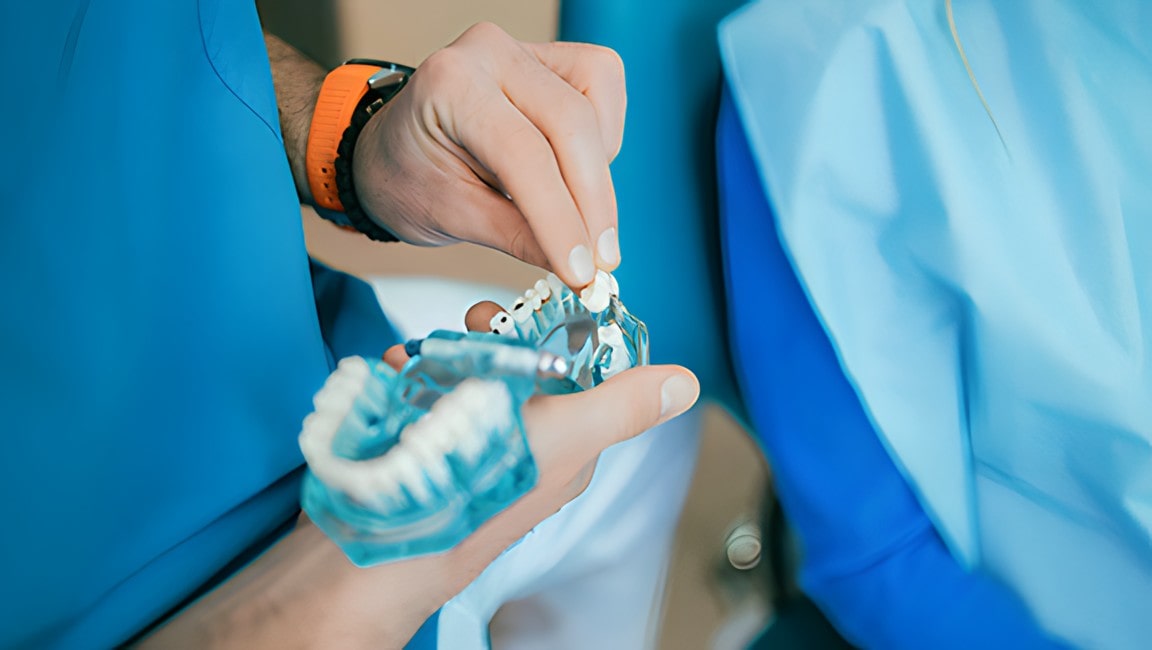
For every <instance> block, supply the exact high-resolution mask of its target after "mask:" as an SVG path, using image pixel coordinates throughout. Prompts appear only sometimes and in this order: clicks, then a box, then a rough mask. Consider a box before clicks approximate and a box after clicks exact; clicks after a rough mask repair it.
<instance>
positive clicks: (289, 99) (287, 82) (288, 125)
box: [264, 32, 327, 203]
mask: <svg viewBox="0 0 1152 650" xmlns="http://www.w3.org/2000/svg"><path fill="white" fill-rule="evenodd" d="M264 44H265V47H267V48H268V60H269V62H270V63H271V64H272V83H273V85H274V86H275V88H276V103H277V105H278V106H279V109H280V132H281V133H282V134H283V136H284V149H285V150H286V151H287V153H288V163H289V164H290V165H291V167H292V178H293V179H294V180H295V181H296V193H297V194H298V195H299V196H300V201H301V202H302V203H312V191H311V190H310V189H309V187H308V173H307V171H306V170H305V167H304V164H305V163H304V158H305V151H306V150H307V147H308V129H309V127H310V126H311V125H312V112H313V111H314V110H315V108H316V98H317V97H318V96H319V94H320V86H321V84H323V83H324V76H325V75H326V74H327V72H326V71H325V70H324V68H322V67H321V66H320V65H319V64H318V63H316V62H315V61H313V60H312V59H309V58H308V57H306V56H304V55H303V54H301V53H300V51H299V50H297V49H296V48H294V47H292V46H291V45H289V44H287V43H285V42H284V41H282V40H280V38H278V37H277V36H275V35H273V34H270V33H268V32H264Z"/></svg>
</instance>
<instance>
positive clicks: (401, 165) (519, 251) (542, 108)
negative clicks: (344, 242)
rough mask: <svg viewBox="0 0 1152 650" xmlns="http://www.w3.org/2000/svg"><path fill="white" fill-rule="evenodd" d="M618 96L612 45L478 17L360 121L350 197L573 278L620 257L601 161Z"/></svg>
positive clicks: (407, 231)
mask: <svg viewBox="0 0 1152 650" xmlns="http://www.w3.org/2000/svg"><path fill="white" fill-rule="evenodd" d="M624 108H625V90H624V70H623V66H622V64H621V62H620V58H619V57H618V56H617V55H616V53H615V52H613V51H612V50H609V49H607V48H603V47H598V46H594V45H584V44H577V43H547V44H532V43H522V42H520V41H517V40H515V39H513V38H512V37H511V36H509V35H508V34H506V33H505V32H504V31H502V30H501V29H500V28H499V27H496V26H494V25H491V24H483V23H482V24H479V25H476V26H474V27H472V28H471V29H469V30H468V31H467V32H465V33H464V34H463V35H462V36H460V38H458V39H457V40H456V41H455V42H453V43H452V44H451V45H449V46H448V47H446V48H444V49H442V50H440V51H438V52H436V53H434V54H433V55H432V56H430V57H428V59H427V60H426V61H424V63H423V64H422V65H421V66H420V67H419V68H418V69H417V71H416V74H415V75H414V76H413V77H412V80H411V81H410V82H409V83H408V85H407V86H405V88H404V89H403V90H402V91H401V92H400V93H399V94H398V95H397V96H396V97H395V98H393V99H392V101H390V102H389V103H388V104H387V105H386V106H385V107H384V108H383V109H382V110H381V111H380V112H379V113H377V114H376V115H374V116H373V117H372V119H371V121H370V122H369V123H368V125H367V126H366V127H365V128H364V130H363V131H362V132H361V134H360V136H359V139H358V140H357V143H356V150H355V159H354V167H353V178H354V180H355V184H356V191H357V194H358V196H359V198H360V203H361V205H362V206H363V208H364V209H365V211H366V212H367V213H368V214H369V215H370V216H372V218H373V219H375V220H376V221H377V222H379V223H380V224H381V225H383V226H385V227H386V228H388V229H389V230H391V231H392V232H393V233H395V234H396V236H397V237H399V238H400V239H402V240H404V241H407V242H410V243H413V244H421V245H442V244H448V243H452V242H457V241H469V242H474V243H478V244H483V245H485V246H489V247H492V248H496V249H499V250H502V251H504V252H506V253H509V254H511V255H513V256H515V257H518V258H520V259H522V260H524V261H526V262H529V263H531V264H535V265H537V266H542V267H545V268H548V269H551V270H552V271H554V272H555V273H556V274H557V275H558V276H560V278H561V279H562V280H564V282H565V283H567V284H568V285H570V286H573V287H577V288H579V287H583V286H584V285H586V284H587V283H589V282H591V280H592V278H593V274H594V273H595V269H596V268H597V267H599V268H601V269H604V270H609V271H610V270H612V269H615V268H616V266H617V265H618V264H619V263H620V250H619V245H618V243H617V235H616V199H615V194H614V191H613V188H612V178H611V175H610V174H609V171H608V163H609V162H611V160H612V159H613V158H614V157H615V156H616V153H617V152H618V151H619V149H620V143H621V139H622V137H623V130H624Z"/></svg>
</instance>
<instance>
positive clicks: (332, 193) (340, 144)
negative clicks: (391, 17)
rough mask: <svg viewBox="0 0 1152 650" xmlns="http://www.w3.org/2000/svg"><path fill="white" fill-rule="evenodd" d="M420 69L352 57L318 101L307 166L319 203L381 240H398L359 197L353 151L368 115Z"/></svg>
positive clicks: (335, 73) (327, 83) (324, 87)
mask: <svg viewBox="0 0 1152 650" xmlns="http://www.w3.org/2000/svg"><path fill="white" fill-rule="evenodd" d="M415 71H416V70H415V69H414V68H411V67H408V66H406V65H400V64H398V63H390V62H388V61H376V60H372V59H351V60H349V61H347V62H346V63H344V65H341V66H340V67H338V68H336V69H335V70H333V71H331V72H330V73H328V76H327V77H325V78H324V84H323V85H322V86H321V88H320V96H319V97H318V98H317V100H316V109H315V111H314V112H313V113H312V124H311V126H310V127H309V130H308V145H307V148H306V151H305V158H304V166H305V169H306V170H307V173H308V188H309V189H310V190H311V191H312V197H313V200H314V201H315V203H316V206H317V207H319V208H322V209H325V210H333V211H336V212H342V213H344V215H345V216H346V217H347V220H348V223H350V224H351V225H352V226H353V227H355V228H356V230H359V231H360V232H363V233H364V234H366V235H368V236H369V237H370V238H372V239H376V240H378V241H397V239H396V236H395V235H393V234H392V233H390V232H388V231H387V230H385V229H384V228H382V227H380V226H379V225H377V224H376V223H375V222H374V221H372V220H371V218H369V217H368V215H367V214H365V213H364V210H363V209H362V208H361V207H360V203H359V201H358V200H357V198H356V189H355V185H353V182H352V154H353V151H354V149H355V146H356V138H357V136H359V135H360V131H361V130H362V129H363V128H364V125H366V124H367V123H368V119H369V118H371V117H372V115H373V114H374V113H375V112H376V111H378V110H380V108H381V107H382V106H384V104H385V103H387V102H388V101H389V100H390V99H392V98H393V97H395V96H396V93H398V92H400V90H401V89H403V88H404V85H405V84H407V83H408V79H409V78H410V77H411V76H412V74H413V73H414V72H415Z"/></svg>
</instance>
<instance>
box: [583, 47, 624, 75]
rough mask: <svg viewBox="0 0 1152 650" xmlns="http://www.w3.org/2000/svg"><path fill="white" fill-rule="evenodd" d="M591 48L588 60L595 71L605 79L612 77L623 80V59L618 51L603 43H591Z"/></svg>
mask: <svg viewBox="0 0 1152 650" xmlns="http://www.w3.org/2000/svg"><path fill="white" fill-rule="evenodd" d="M589 47H591V48H592V50H591V51H590V52H589V55H590V56H589V60H590V61H592V65H593V66H595V68H596V70H597V72H598V73H599V74H601V75H603V76H604V77H605V78H607V79H614V80H618V81H623V80H624V59H622V58H620V53H619V52H617V51H616V50H614V49H612V48H610V47H604V46H603V45H591V46H589Z"/></svg>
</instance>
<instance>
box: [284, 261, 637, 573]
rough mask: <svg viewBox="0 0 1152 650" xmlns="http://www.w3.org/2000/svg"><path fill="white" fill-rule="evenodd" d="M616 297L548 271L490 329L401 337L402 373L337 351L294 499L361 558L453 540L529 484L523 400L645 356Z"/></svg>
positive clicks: (307, 430) (448, 544)
mask: <svg viewBox="0 0 1152 650" xmlns="http://www.w3.org/2000/svg"><path fill="white" fill-rule="evenodd" d="M617 295H618V290H617V288H616V285H615V280H614V279H613V278H612V276H610V275H608V274H606V273H602V274H600V275H598V276H597V279H596V281H595V282H593V284H592V285H589V287H588V288H587V289H585V290H584V291H583V292H582V294H581V296H579V297H577V296H576V295H575V294H574V293H573V292H572V291H571V290H570V289H568V287H566V286H564V285H563V284H562V283H561V282H560V281H559V280H558V279H556V278H555V276H551V275H550V276H549V278H548V279H547V280H541V281H540V282H537V283H536V285H535V286H534V287H533V288H532V289H530V290H529V291H528V292H527V293H526V294H525V297H524V298H523V299H521V300H518V301H517V303H516V304H515V305H514V306H513V307H512V309H511V310H509V312H501V313H500V314H497V316H496V317H494V318H493V319H492V322H493V330H494V332H493V333H462V332H446V331H437V332H433V333H432V334H430V335H429V336H428V337H427V338H425V339H423V340H418V341H410V342H409V343H408V344H407V345H406V346H405V347H406V350H407V351H408V353H409V356H411V357H412V358H411V360H410V361H409V362H408V363H407V364H406V365H405V366H404V368H403V369H402V370H401V371H400V372H396V371H394V370H393V369H392V368H390V367H389V366H387V365H386V364H384V363H383V362H380V361H366V360H364V359H363V358H360V357H351V358H348V359H344V360H342V361H341V362H340V363H339V365H338V367H337V368H336V370H335V371H334V372H333V373H332V375H331V376H330V377H329V378H328V380H327V382H326V383H325V384H324V387H323V388H322V389H321V390H320V391H319V392H318V393H317V394H316V397H315V398H314V404H315V407H316V408H315V411H314V412H313V413H311V414H310V415H308V417H306V418H305V420H304V424H303V430H302V432H301V434H300V447H301V450H302V451H303V452H304V457H305V459H306V460H307V461H308V466H309V471H308V472H307V474H306V476H305V479H304V492H303V499H302V502H303V507H304V510H305V511H306V512H307V513H308V515H309V517H311V519H312V520H313V522H314V523H315V524H316V525H317V526H319V527H320V528H321V529H322V530H323V531H324V532H325V533H326V534H327V535H328V536H329V537H331V538H332V539H333V540H335V541H336V542H337V543H338V544H339V545H340V546H341V547H342V548H343V550H344V552H345V553H346V554H347V555H348V557H349V558H350V559H351V560H352V561H353V562H354V563H356V564H357V565H360V566H371V565H375V564H379V563H382V562H388V561H393V560H398V559H403V558H407V557H412V556H416V555H424V554H429V553H437V552H442V551H446V550H448V549H450V548H452V547H453V546H455V545H456V544H458V543H459V542H460V541H462V540H463V539H464V538H465V537H467V536H468V535H470V534H471V533H472V532H473V531H475V530H476V528H478V527H479V526H480V525H481V524H483V523H484V522H485V521H487V520H488V519H490V518H491V517H493V516H494V515H496V514H497V513H498V512H500V511H501V510H503V509H504V508H507V507H508V506H509V505H511V504H512V502H514V501H515V500H516V499H518V498H520V497H521V496H523V495H524V494H525V493H526V492H528V490H530V489H531V488H532V487H533V486H534V485H535V482H536V476H537V473H536V465H535V462H534V460H533V459H532V455H531V452H530V450H529V448H528V444H527V440H526V437H525V432H524V427H523V423H522V422H521V420H520V407H521V406H522V405H523V403H524V402H525V401H527V399H528V398H530V397H531V396H532V395H534V394H537V393H550V394H556V393H567V392H574V391H579V390H584V389H587V388H591V387H593V386H595V385H597V384H599V383H600V382H602V381H604V380H606V379H608V378H609V377H611V376H612V375H614V374H616V373H618V372H620V371H622V370H624V369H627V368H630V367H632V366H634V365H642V364H646V363H647V362H648V335H647V330H646V328H645V327H644V325H643V323H641V322H640V321H638V320H636V319H635V318H634V317H632V316H631V315H630V314H629V313H628V312H627V310H626V309H624V307H623V305H622V304H620V302H619V299H618V297H617ZM501 317H503V319H504V320H503V321H501ZM508 323H513V324H511V325H510V324H508Z"/></svg>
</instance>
